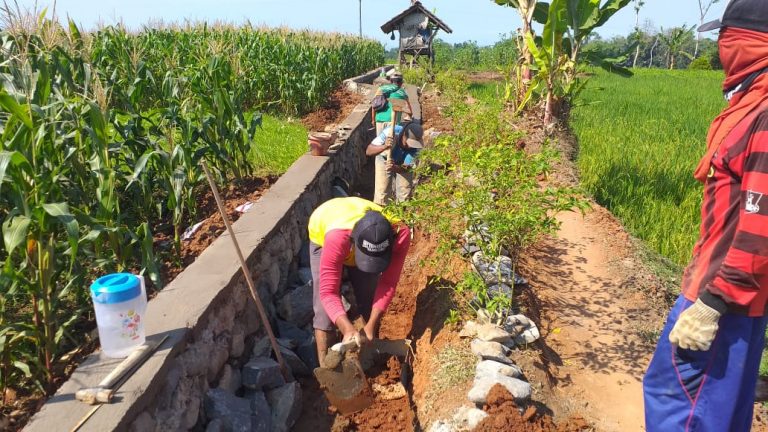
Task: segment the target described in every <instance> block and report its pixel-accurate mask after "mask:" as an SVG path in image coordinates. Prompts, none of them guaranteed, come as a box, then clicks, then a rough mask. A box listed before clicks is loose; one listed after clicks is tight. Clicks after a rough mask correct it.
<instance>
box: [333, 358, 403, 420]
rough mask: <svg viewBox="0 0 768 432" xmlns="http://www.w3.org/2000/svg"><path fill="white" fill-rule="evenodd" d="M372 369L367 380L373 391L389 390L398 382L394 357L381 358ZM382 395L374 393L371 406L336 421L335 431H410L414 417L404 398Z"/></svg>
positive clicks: (399, 366)
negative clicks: (377, 389) (378, 389)
mask: <svg viewBox="0 0 768 432" xmlns="http://www.w3.org/2000/svg"><path fill="white" fill-rule="evenodd" d="M377 365H378V366H376V367H375V368H374V369H372V370H370V371H368V375H369V376H371V378H369V379H368V381H369V383H370V384H371V386H372V387H373V388H374V389H375V388H388V387H391V386H396V385H398V383H400V377H401V375H402V366H401V364H400V360H398V359H397V357H389V359H386V361H384V359H380V361H379V362H377ZM388 399H389V398H388V397H387V395H386V394H385V393H377V394H376V397H375V402H374V404H373V405H372V406H371V407H370V408H368V409H366V410H365V411H362V412H359V413H356V414H352V415H350V416H346V417H343V418H339V419H337V420H336V423H335V424H334V427H333V429H332V430H333V431H334V432H351V431H360V432H365V431H396V430H403V431H408V430H413V424H414V420H415V419H414V414H413V411H411V407H410V401H409V400H408V397H407V395H403V396H402V397H397V398H395V399H389V400H388Z"/></svg>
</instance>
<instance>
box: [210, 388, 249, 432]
mask: <svg viewBox="0 0 768 432" xmlns="http://www.w3.org/2000/svg"><path fill="white" fill-rule="evenodd" d="M205 414H206V415H207V416H208V418H209V419H211V421H212V422H215V421H216V420H220V421H221V423H222V427H223V430H226V431H232V432H251V426H252V423H251V416H252V411H251V401H249V400H248V399H244V398H239V397H237V396H235V395H233V394H231V393H229V392H227V391H226V390H221V389H212V390H209V391H208V393H206V395H205ZM209 427H210V424H209Z"/></svg>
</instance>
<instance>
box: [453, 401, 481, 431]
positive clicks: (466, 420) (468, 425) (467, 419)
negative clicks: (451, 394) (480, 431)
mask: <svg viewBox="0 0 768 432" xmlns="http://www.w3.org/2000/svg"><path fill="white" fill-rule="evenodd" d="M486 417H488V413H486V412H485V411H483V410H481V409H477V408H475V407H468V406H463V407H461V408H459V410H458V411H457V412H456V415H454V416H453V421H454V422H455V424H456V425H457V426H458V427H459V428H460V429H463V430H472V429H474V428H476V427H477V425H479V424H480V422H481V421H483V420H484V419H485V418H486Z"/></svg>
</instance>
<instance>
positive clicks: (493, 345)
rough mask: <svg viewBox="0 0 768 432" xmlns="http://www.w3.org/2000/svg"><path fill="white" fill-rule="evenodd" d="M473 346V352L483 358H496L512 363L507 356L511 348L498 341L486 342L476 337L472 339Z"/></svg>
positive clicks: (498, 360) (496, 359)
mask: <svg viewBox="0 0 768 432" xmlns="http://www.w3.org/2000/svg"><path fill="white" fill-rule="evenodd" d="M471 348H472V353H473V354H475V355H476V356H478V357H480V358H482V359H483V360H494V361H497V362H499V363H504V364H512V361H511V360H510V359H508V358H507V354H509V348H507V347H505V346H504V345H502V344H500V343H498V342H484V341H481V340H480V339H475V340H473V341H472V344H471Z"/></svg>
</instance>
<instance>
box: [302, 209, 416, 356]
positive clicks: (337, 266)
mask: <svg viewBox="0 0 768 432" xmlns="http://www.w3.org/2000/svg"><path fill="white" fill-rule="evenodd" d="M309 240H310V246H309V255H310V267H311V269H312V293H313V307H314V312H315V316H314V320H313V327H314V329H315V339H316V342H317V355H318V359H319V360H320V364H321V365H323V361H324V359H325V356H326V354H327V352H328V348H329V347H330V346H332V345H333V344H335V343H336V342H338V338H337V333H336V329H338V330H339V331H340V332H341V334H342V336H343V339H342V342H349V341H352V340H354V341H355V342H357V343H358V345H362V344H364V343H366V342H367V341H371V340H373V339H375V338H377V337H378V329H379V325H380V323H381V318H382V317H383V316H384V313H385V312H386V310H387V307H389V304H390V302H391V301H392V298H393V297H394V296H395V288H396V287H397V283H398V282H399V281H400V273H401V272H402V270H403V264H404V263H405V256H406V255H407V254H408V247H409V246H410V230H409V229H408V227H407V226H406V225H405V224H402V223H400V222H399V221H397V220H396V219H394V218H392V217H389V216H387V215H384V214H383V213H382V208H381V207H380V206H378V205H376V204H374V203H373V202H371V201H368V200H366V199H363V198H357V197H347V198H334V199H331V200H329V201H326V202H325V203H323V204H322V205H320V206H319V207H318V208H317V209H315V211H314V212H313V213H312V215H311V216H310V218H309ZM344 269H346V270H347V275H348V277H349V281H350V284H351V285H352V290H353V292H354V296H355V299H356V303H357V309H358V311H359V312H360V315H362V318H363V320H364V321H365V325H364V327H363V329H362V330H359V331H358V330H357V329H356V328H355V326H354V325H353V324H352V321H351V320H350V319H349V316H348V315H347V313H346V311H345V310H344V306H343V304H342V300H341V279H342V273H343V271H344Z"/></svg>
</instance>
